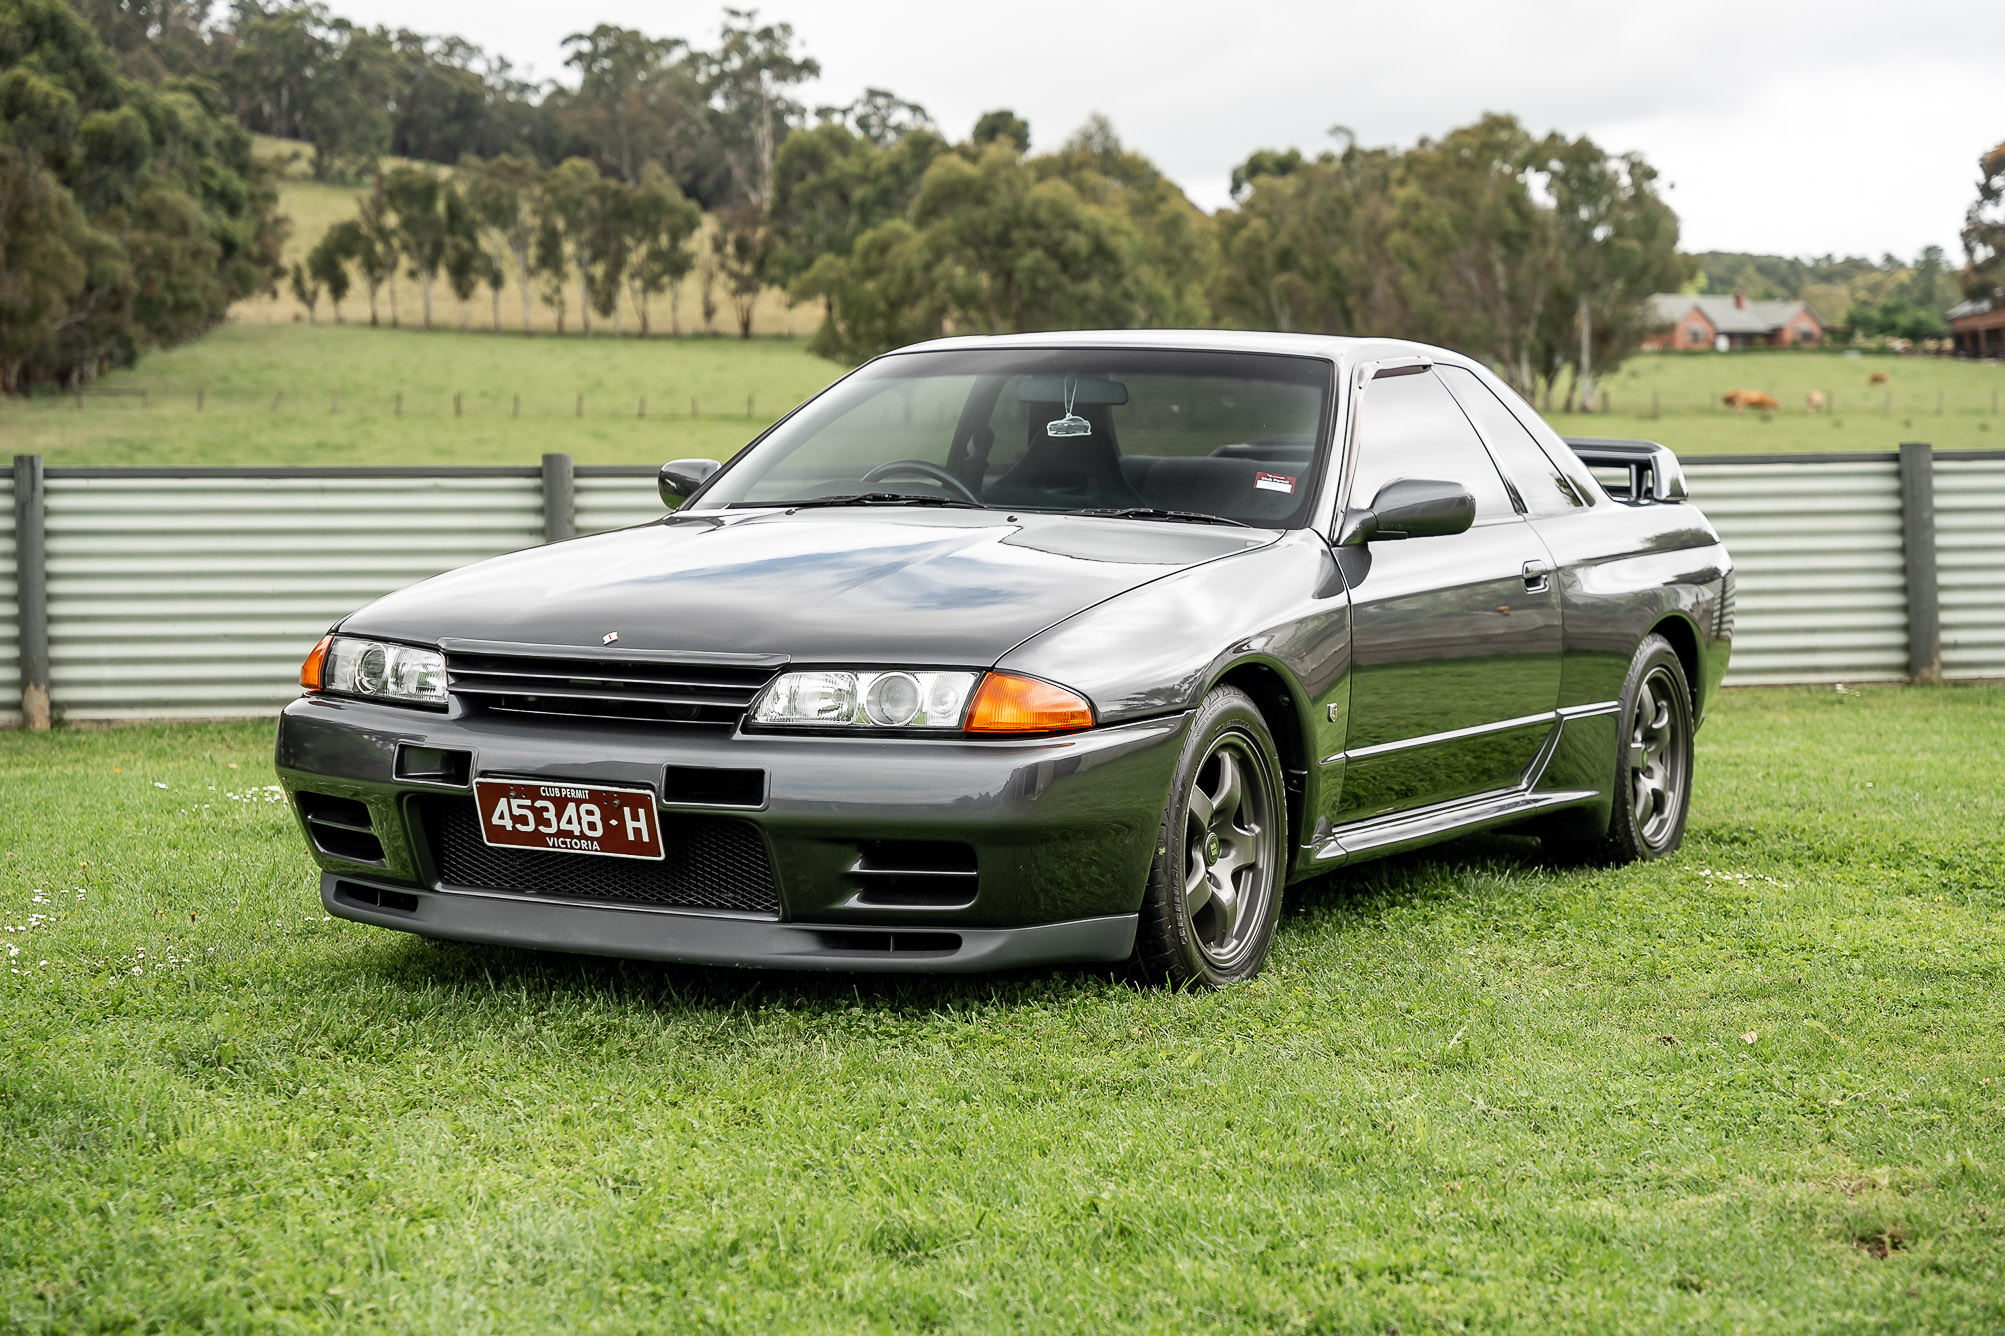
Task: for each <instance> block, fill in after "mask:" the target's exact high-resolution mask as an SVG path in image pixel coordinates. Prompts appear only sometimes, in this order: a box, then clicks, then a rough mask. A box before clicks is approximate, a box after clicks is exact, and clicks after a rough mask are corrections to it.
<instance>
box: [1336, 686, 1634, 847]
mask: <svg viewBox="0 0 2005 1336" xmlns="http://www.w3.org/2000/svg"><path fill="white" fill-rule="evenodd" d="M1619 709H1620V703H1619V702H1606V703H1603V704H1597V705H1588V706H1573V707H1569V708H1564V709H1560V710H1557V711H1555V712H1554V714H1555V722H1556V723H1557V724H1558V725H1559V726H1558V727H1557V728H1555V729H1553V731H1552V734H1551V736H1549V737H1548V738H1547V739H1546V741H1545V745H1544V746H1542V747H1540V748H1539V753H1538V755H1537V756H1536V757H1535V758H1533V760H1532V763H1531V764H1530V765H1528V766H1526V767H1525V773H1524V776H1523V778H1521V779H1520V780H1519V782H1518V783H1517V784H1515V785H1513V786H1512V787H1510V788H1507V789H1493V790H1491V791H1490V792H1488V793H1478V794H1475V795H1474V796H1472V797H1468V798H1458V799H1456V800H1455V801H1454V802H1449V803H1439V804H1437V805H1435V806H1433V807H1421V808H1416V809H1414V810H1412V811H1408V812H1396V813H1393V814H1392V815H1390V816H1382V817H1374V818H1373V819H1371V820H1370V821H1359V822H1356V823H1354V824H1352V825H1348V826H1338V827H1337V828H1336V829H1335V830H1332V831H1330V832H1329V834H1328V835H1326V836H1325V837H1324V842H1323V843H1322V844H1320V845H1318V846H1316V848H1315V850H1314V852H1313V853H1310V854H1309V856H1308V858H1306V859H1304V860H1303V863H1304V866H1303V869H1302V870H1303V871H1304V872H1311V871H1314V872H1322V871H1326V870H1328V869H1329V868H1331V867H1334V866H1340V865H1342V864H1343V863H1347V862H1351V861H1353V860H1356V859H1361V858H1376V857H1378V856H1380V855H1382V854H1391V853H1398V852H1399V851H1401V850H1403V849H1412V848H1418V847H1419V846H1421V845H1424V844H1432V843H1434V842H1435V841H1437V840H1440V839H1443V838H1445V837H1447V836H1449V835H1459V834H1467V833H1469V832H1471V831H1476V830H1481V829H1484V828H1485V827H1489V826H1499V825H1505V824H1508V823H1510V822H1513V821H1520V820H1523V819H1524V818H1526V817H1528V816H1534V815H1536V814H1538V813H1540V812H1548V811H1553V810H1555V809H1558V808H1562V807H1579V806H1583V805H1586V804H1591V803H1594V802H1596V801H1601V800H1605V798H1606V795H1605V793H1604V792H1603V791H1602V790H1600V789H1593V788H1552V789H1540V788H1539V783H1540V781H1541V780H1542V779H1544V778H1545V775H1546V772H1547V770H1548V769H1549V768H1550V767H1551V765H1552V762H1553V758H1554V757H1555V756H1556V755H1558V754H1559V752H1560V748H1561V746H1562V744H1563V742H1564V740H1565V738H1566V734H1567V726H1568V725H1569V724H1575V726H1576V731H1579V725H1581V724H1585V723H1586V722H1587V721H1588V720H1590V719H1598V718H1600V717H1601V716H1604V715H1611V714H1614V713H1616V712H1617V711H1619ZM1305 852H1306V851H1305Z"/></svg>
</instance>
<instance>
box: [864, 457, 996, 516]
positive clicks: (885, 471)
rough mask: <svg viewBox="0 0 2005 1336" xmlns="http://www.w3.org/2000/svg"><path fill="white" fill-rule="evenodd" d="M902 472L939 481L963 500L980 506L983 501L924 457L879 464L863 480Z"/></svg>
mask: <svg viewBox="0 0 2005 1336" xmlns="http://www.w3.org/2000/svg"><path fill="white" fill-rule="evenodd" d="M900 473H906V474H917V475H918V476H920V477H922V478H927V479H930V480H931V481H933V482H937V483H939V484H940V485H941V486H942V487H945V488H946V489H947V490H948V491H950V492H953V493H954V494H955V495H956V496H958V497H960V499H961V500H963V501H968V502H972V503H973V504H975V505H978V506H979V505H980V504H981V503H982V499H981V498H980V497H979V496H976V495H975V494H974V493H973V492H972V491H970V490H969V489H968V485H967V484H966V483H964V482H962V481H961V480H960V479H959V478H956V477H955V476H954V475H953V474H951V473H949V472H947V470H945V469H943V468H941V467H940V466H939V465H938V464H933V463H929V462H928V461H926V460H923V459H893V460H890V461H889V462H887V463H883V464H879V465H878V466H877V467H876V468H874V469H872V470H870V472H868V473H866V474H864V475H863V481H865V482H881V481H882V480H884V479H885V478H889V477H893V476H895V475H897V474H900Z"/></svg>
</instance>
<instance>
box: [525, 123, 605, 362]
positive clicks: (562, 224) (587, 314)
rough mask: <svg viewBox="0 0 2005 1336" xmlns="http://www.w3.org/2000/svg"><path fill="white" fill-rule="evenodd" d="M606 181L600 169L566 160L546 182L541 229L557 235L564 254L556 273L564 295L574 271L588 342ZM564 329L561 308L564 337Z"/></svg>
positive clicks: (559, 326)
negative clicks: (565, 284)
mask: <svg viewBox="0 0 2005 1336" xmlns="http://www.w3.org/2000/svg"><path fill="white" fill-rule="evenodd" d="M604 179H605V178H604V177H602V176H601V175H600V173H599V169H598V168H597V167H595V166H593V165H592V164H591V163H590V162H589V161H587V160H586V159H584V158H566V159H565V160H564V161H563V162H562V163H559V164H558V165H557V166H556V167H553V168H552V169H551V170H550V173H549V175H547V176H545V177H544V178H543V206H544V208H543V214H542V227H543V229H544V230H547V231H551V232H554V234H555V238H556V242H557V249H558V250H560V251H561V252H562V253H563V260H562V265H561V268H560V269H557V270H556V274H557V277H556V282H557V284H558V290H559V291H560V292H561V291H562V284H563V277H562V275H564V274H568V273H569V272H570V271H571V270H573V269H575V270H576V271H577V274H578V279H579V283H580V287H581V289H582V292H581V300H580V301H579V304H578V328H579V329H580V330H581V331H582V332H583V333H584V335H585V336H586V337H587V338H590V337H591V334H592V305H593V298H592V278H593V258H594V255H595V253H596V246H597V244H598V239H599V229H598V225H597V224H598V213H599V208H600V203H599V183H600V182H601V181H602V180H604ZM540 239H541V238H539V240H540ZM545 268H546V270H548V269H550V268H551V266H549V265H546V266H545ZM561 301H562V298H561V296H560V298H559V302H560V303H561ZM563 328H564V318H563V315H562V311H561V305H560V310H559V314H558V317H557V330H558V332H559V333H562V332H563Z"/></svg>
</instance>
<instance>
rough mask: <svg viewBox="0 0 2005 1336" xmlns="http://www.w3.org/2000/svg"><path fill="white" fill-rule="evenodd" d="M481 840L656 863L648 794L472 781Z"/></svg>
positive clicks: (658, 852) (657, 837)
mask: <svg viewBox="0 0 2005 1336" xmlns="http://www.w3.org/2000/svg"><path fill="white" fill-rule="evenodd" d="M473 794H474V801H475V802H477V803H478V804H480V837H481V838H482V839H483V840H486V841H487V843H488V844H489V846H491V847H494V848H502V849H547V850H550V851H551V852H553V853H566V854H603V855H605V856H606V857H608V858H660V857H661V856H662V844H661V825H660V823H659V822H658V821H657V820H656V816H655V801H654V790H653V789H608V788H602V787H600V786H598V785H596V784H545V783H541V782H538V781H525V780H517V779H477V780H475V781H474V785H473Z"/></svg>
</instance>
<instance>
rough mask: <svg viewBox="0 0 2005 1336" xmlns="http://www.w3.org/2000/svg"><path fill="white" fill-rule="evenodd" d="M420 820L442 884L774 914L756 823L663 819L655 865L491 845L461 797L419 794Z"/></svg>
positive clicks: (775, 899)
mask: <svg viewBox="0 0 2005 1336" xmlns="http://www.w3.org/2000/svg"><path fill="white" fill-rule="evenodd" d="M419 817H420V820H421V822H422V823H423V826H424V833H425V841H426V844H427V845H428V847H429V848H430V850H431V855H432V866H433V868H434V870H435V871H436V872H437V874H438V878H439V882H440V883H441V884H442V885H445V886H452V887H458V888H460V889H464V890H472V891H502V892H506V893H509V894H514V895H534V896H549V897H551V898H553V899H562V900H610V901H616V902H622V903H626V904H644V905H659V906H662V907H664V908H670V909H715V910H724V911H729V912H732V913H740V914H770V915H776V914H778V913H779V912H780V895H779V891H778V890H777V888H776V887H775V886H774V883H773V868H772V864H771V862H770V861H769V860H768V859H767V857H766V841H765V839H764V838H763V837H762V836H761V835H760V834H759V831H758V829H757V828H756V827H755V826H752V825H751V824H749V823H747V822H744V821H735V820H733V819H731V818H729V817H717V816H694V815H681V814H677V813H673V812H665V813H663V814H662V817H661V834H662V842H663V844H664V845H665V847H666V848H667V850H668V856H667V857H666V858H664V859H662V860H661V861H659V862H655V861H651V860H648V859H640V858H605V857H601V856H599V855H595V854H565V853H551V852H546V851H544V850H540V849H496V848H491V847H489V845H488V844H487V842H486V841H485V840H483V839H481V837H480V815H479V813H478V811H477V810H476V809H475V807H474V805H473V800H472V799H470V798H445V797H439V798H427V799H425V800H424V801H423V802H421V803H420V804H419Z"/></svg>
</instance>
